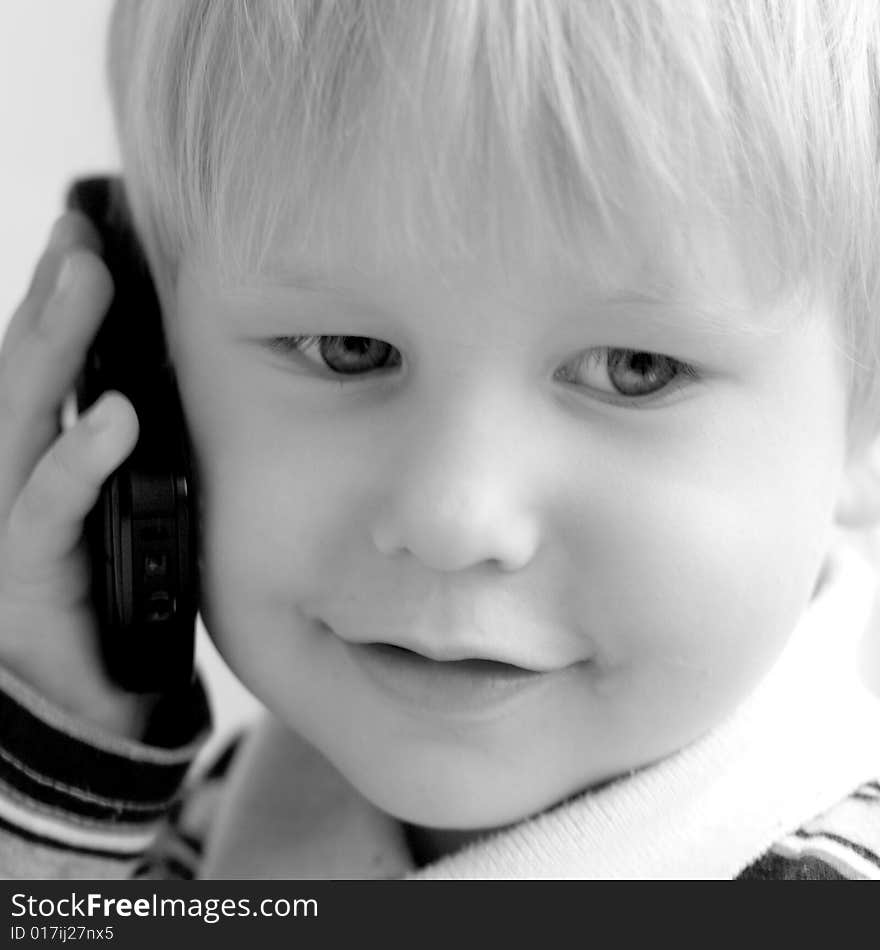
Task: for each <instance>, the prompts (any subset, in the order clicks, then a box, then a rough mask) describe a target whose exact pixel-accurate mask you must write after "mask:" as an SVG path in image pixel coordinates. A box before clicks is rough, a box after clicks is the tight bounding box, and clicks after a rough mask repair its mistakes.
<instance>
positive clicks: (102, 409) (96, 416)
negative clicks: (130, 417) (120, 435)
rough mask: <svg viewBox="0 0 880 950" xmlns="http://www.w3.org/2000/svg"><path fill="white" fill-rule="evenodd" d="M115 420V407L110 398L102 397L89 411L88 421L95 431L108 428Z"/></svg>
mask: <svg viewBox="0 0 880 950" xmlns="http://www.w3.org/2000/svg"><path fill="white" fill-rule="evenodd" d="M112 421H113V407H112V406H111V404H110V400H109V399H107V398H106V397H102V398H101V399H100V400H99V401H98V402H97V403H95V405H94V406H92V408H91V409H90V410H89V412H88V418H87V419H86V422H87V423H88V425H89V428H90V429H92V430H93V431H94V432H100V431H101V430H102V429H107V428H109V426H110V423H111V422H112Z"/></svg>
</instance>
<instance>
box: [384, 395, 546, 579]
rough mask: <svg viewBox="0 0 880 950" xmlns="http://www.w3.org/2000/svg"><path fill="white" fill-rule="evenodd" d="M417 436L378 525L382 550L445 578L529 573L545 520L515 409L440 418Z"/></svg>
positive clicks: (426, 424)
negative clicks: (482, 572)
mask: <svg viewBox="0 0 880 950" xmlns="http://www.w3.org/2000/svg"><path fill="white" fill-rule="evenodd" d="M413 431H418V435H417V436H416V437H414V438H412V439H407V440H406V444H405V446H404V448H403V450H402V452H401V454H400V456H399V457H398V459H397V462H398V464H397V465H396V467H395V471H394V474H393V476H392V478H391V481H390V484H389V487H388V490H387V493H386V494H385V497H384V501H383V505H382V506H381V508H380V513H379V514H378V515H377V517H375V518H374V520H373V524H372V536H373V542H374V543H375V545H376V547H377V548H378V550H379V551H380V552H381V553H383V554H385V555H388V556H400V555H406V554H408V555H411V556H412V557H415V558H417V559H418V560H419V561H421V562H422V563H423V564H424V565H425V566H426V567H428V568H431V569H433V570H437V571H461V570H466V569H468V568H471V567H475V566H477V565H480V564H490V565H492V566H494V567H497V568H498V569H500V570H504V571H515V570H521V569H522V568H524V567H525V566H527V565H528V563H529V562H530V561H531V560H532V559H533V558H534V556H535V554H536V552H537V550H538V548H539V546H540V540H541V539H540V529H539V519H538V516H537V512H536V510H535V508H534V506H533V505H532V504H531V503H530V497H529V495H530V491H529V485H530V478H529V475H528V472H529V468H530V466H529V459H528V455H529V452H528V442H527V441H525V438H524V432H523V426H521V425H519V424H517V423H516V421H515V420H513V419H512V418H511V414H510V410H509V408H508V409H507V410H505V409H504V407H500V409H496V411H495V412H494V413H493V412H492V411H491V410H488V411H483V412H481V411H480V410H479V409H476V410H475V411H474V410H473V409H471V410H469V411H467V412H453V413H450V414H446V417H445V419H441V417H438V416H434V417H433V418H432V419H426V420H422V422H421V424H420V425H418V426H414V427H413V428H412V429H410V432H413ZM402 438H405V437H402Z"/></svg>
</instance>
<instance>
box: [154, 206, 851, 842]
mask: <svg viewBox="0 0 880 950" xmlns="http://www.w3.org/2000/svg"><path fill="white" fill-rule="evenodd" d="M695 233H696V234H697V240H695V241H694V243H693V247H695V248H697V249H698V252H697V253H692V252H690V253H688V254H685V253H684V252H682V251H681V250H679V249H677V245H676V242H674V241H673V240H672V239H671V238H670V240H669V241H668V242H667V244H666V245H665V246H663V247H642V248H636V247H634V248H633V251H632V254H631V257H630V258H629V259H627V260H619V261H616V262H612V263H613V278H614V279H613V283H614V284H615V286H616V290H617V292H618V293H619V294H621V295H624V294H625V295H627V296H629V297H630V298H631V302H629V303H623V304H621V303H618V304H617V305H616V306H611V305H610V304H609V303H608V302H607V300H606V299H604V298H606V297H607V296H608V295H607V293H606V292H604V291H601V290H599V289H597V285H596V284H595V283H594V282H593V281H592V278H590V277H589V276H587V270H586V268H585V269H584V274H583V275H581V276H578V275H573V274H572V273H570V272H563V271H561V270H559V269H558V268H556V267H555V266H554V262H553V260H552V259H551V258H550V257H549V255H548V257H547V259H545V260H543V261H538V260H534V259H531V260H523V261H521V262H518V263H517V264H516V265H515V266H512V267H511V268H510V269H509V271H508V272H506V273H505V272H504V271H503V270H502V269H501V268H500V267H499V266H497V265H496V264H494V263H493V262H491V261H489V260H483V261H480V262H479V263H475V264H474V265H472V266H470V267H463V266H458V267H453V266H450V267H449V268H448V272H447V275H446V276H447V278H448V279H447V280H444V279H443V278H442V277H441V276H440V274H439V272H438V270H437V268H436V267H435V266H434V265H435V263H436V261H437V259H436V258H432V259H423V260H418V259H417V260H409V261H405V262H404V261H399V260H398V261H391V260H389V261H387V262H386V264H385V265H383V266H382V267H381V268H380V269H379V272H377V273H359V272H358V271H357V269H356V268H357V265H358V263H359V261H358V260H357V259H356V258H355V257H354V256H352V255H351V254H343V253H342V252H340V255H339V259H338V260H336V261H333V262H330V263H331V265H332V266H331V267H330V269H329V271H328V272H327V273H326V275H325V276H326V286H319V285H314V286H312V287H311V289H307V290H306V289H297V288H296V287H283V286H269V285H261V286H258V287H256V288H253V289H251V290H249V291H244V290H228V289H226V290H224V289H222V288H221V286H220V282H219V279H218V276H217V273H216V270H215V269H214V268H213V267H212V266H210V264H208V263H206V262H204V261H201V260H199V259H197V258H195V257H191V258H185V259H184V261H183V266H182V269H181V274H180V282H179V286H178V298H177V305H178V308H179V312H178V313H177V314H176V315H175V317H174V319H173V320H172V321H170V323H171V328H170V332H171V333H173V335H174V336H173V339H172V348H173V352H174V356H175V360H176V363H177V369H178V374H179V379H180V385H181V394H182V398H183V401H184V406H185V410H186V414H187V417H188V421H189V423H190V426H191V430H192V437H193V440H194V444H195V447H196V452H197V455H198V458H199V466H200V472H201V477H202V492H203V495H202V498H203V503H204V511H203V518H204V523H203V557H204V563H203V585H204V597H205V601H204V609H203V614H204V617H205V621H206V624H207V627H208V629H209V630H210V631H211V633H212V635H213V637H214V639H215V641H216V642H217V644H218V646H219V648H220V649H221V651H222V653H223V654H224V656H225V657H226V659H227V661H228V662H229V663H230V665H231V666H232V668H233V669H234V670H235V671H236V672H237V673H238V674H239V675H240V677H241V678H242V680H243V682H244V683H245V684H246V685H247V686H248V687H249V688H250V689H251V690H252V691H253V692H254V693H255V694H257V695H258V696H259V697H260V698H261V699H263V701H264V702H265V703H266V704H267V705H268V706H269V707H270V708H271V709H272V710H273V711H274V712H275V713H276V714H277V715H278V716H279V717H280V718H281V719H282V720H283V721H285V722H286V723H287V724H289V725H290V726H291V727H293V728H294V729H295V730H297V731H298V732H299V733H301V734H302V735H303V736H304V737H305V738H306V739H307V740H308V741H310V742H311V743H313V744H314V745H315V746H316V747H317V748H319V749H320V750H321V751H322V752H323V753H324V754H325V755H326V756H327V757H328V758H329V759H330V760H331V761H332V762H333V763H335V764H336V766H337V767H338V768H339V769H340V770H341V771H342V772H343V773H344V774H345V775H347V776H348V777H349V779H350V780H351V781H352V782H353V783H354V784H355V785H356V786H357V787H358V788H360V789H361V791H362V792H363V793H364V794H366V795H367V796H368V797H369V798H371V799H372V800H373V801H374V802H375V803H376V804H377V805H379V806H380V807H381V808H383V809H385V810H387V811H389V812H391V813H392V814H394V815H396V816H398V817H400V818H402V819H404V820H408V821H412V822H415V823H420V824H425V825H434V826H437V827H458V828H476V827H490V826H494V825H499V824H503V823H507V822H510V821H514V820H516V819H519V818H521V817H523V816H525V815H528V814H530V813H533V812H535V811H538V810H541V809H544V808H546V807H548V806H550V805H551V804H553V803H555V802H558V801H560V800H561V799H563V798H565V797H566V796H568V795H570V794H572V793H574V792H576V791H577V790H579V789H582V788H584V787H585V786H588V785H591V784H594V783H597V782H600V781H602V780H605V779H607V778H609V777H612V776H615V775H618V774H621V773H623V772H625V771H627V770H630V769H633V768H636V767H638V766H641V765H644V764H646V763H649V762H651V761H653V760H655V759H657V758H659V757H662V756H664V755H666V754H668V753H670V752H672V751H674V750H676V749H679V748H680V747H682V746H683V745H685V744H687V743H689V742H690V741H692V740H693V739H695V738H697V737H698V736H699V735H701V734H702V733H703V732H705V731H706V730H708V729H711V728H712V727H713V726H714V725H715V724H716V723H718V722H719V721H720V720H721V719H722V718H723V717H724V716H726V715H727V714H728V713H729V712H731V710H732V709H733V708H734V707H735V706H736V705H737V704H738V703H740V702H741V701H742V700H743V699H744V698H745V697H746V696H747V695H748V693H749V692H750V691H751V690H752V689H753V687H754V686H755V685H756V683H757V682H758V680H759V679H760V678H761V677H762V676H763V674H764V673H765V672H766V671H767V670H768V668H769V667H770V665H771V664H772V663H773V661H774V659H775V658H776V656H777V655H778V653H779V651H780V650H781V648H782V646H783V645H784V643H785V641H786V638H787V637H788V635H789V634H790V633H791V631H792V628H793V627H794V625H795V624H796V622H797V620H798V618H799V615H800V614H801V613H802V611H803V610H804V608H805V606H806V604H807V602H808V601H809V599H810V596H811V593H812V591H813V588H814V586H815V584H816V582H817V577H818V574H819V571H820V568H821V565H822V561H823V557H824V555H825V553H826V550H827V546H828V543H829V535H830V529H831V526H832V523H833V518H834V506H835V500H836V498H837V495H838V492H839V490H840V488H841V483H842V479H843V472H844V462H845V451H846V447H845V419H846V400H845V382H844V367H843V364H842V360H841V358H840V357H839V355H838V349H837V348H836V347H835V344H834V340H833V323H832V318H831V317H830V315H829V314H827V313H825V312H823V311H822V310H821V309H816V310H815V312H813V313H812V314H811V316H810V317H809V319H806V320H800V321H798V320H793V319H789V318H790V317H791V312H790V311H789V310H787V309H786V308H785V307H777V308H776V309H772V310H770V309H764V308H761V307H754V306H751V305H749V304H748V303H747V301H748V293H747V282H746V278H745V275H744V273H743V272H742V270H741V269H740V268H739V265H738V264H737V261H736V259H735V257H734V256H733V254H732V253H731V252H730V251H729V250H728V248H727V246H726V245H725V243H724V241H723V240H721V238H720V237H719V235H718V234H713V233H712V232H711V231H709V230H705V231H704V232H701V233H698V232H695ZM370 236H371V233H370V229H369V225H368V222H364V221H360V220H358V219H357V217H356V215H355V213H354V212H353V213H352V217H351V220H350V231H349V233H348V234H347V235H346V236H345V238H346V240H348V241H351V242H352V243H353V244H355V245H357V243H358V241H361V242H362V245H361V246H364V247H367V246H369V241H370ZM279 252H280V254H281V256H284V250H283V249H279ZM286 263H287V264H288V265H289V267H290V268H291V270H298V271H299V270H301V271H308V270H309V269H310V265H312V264H314V263H315V262H310V261H307V260H304V259H302V258H299V257H295V256H294V255H292V254H290V255H288V256H287V257H286ZM606 263H607V262H606ZM649 276H651V277H655V278H656V277H660V278H663V279H666V280H668V281H669V282H670V285H671V286H676V287H677V288H678V291H677V292H678V296H679V300H680V301H683V302H684V307H683V309H681V310H678V311H675V312H674V313H673V312H670V311H669V310H667V309H664V308H663V307H662V306H661V305H659V304H653V303H650V302H648V303H645V302H638V301H637V300H636V299H635V295H637V294H638V293H639V292H640V291H643V290H644V289H645V287H646V280H647V279H648V277H649ZM718 300H724V301H726V302H727V303H729V304H735V305H741V306H744V307H749V306H751V309H746V311H745V315H744V316H743V315H742V314H741V315H739V316H732V315H726V316H725V315H724V314H722V315H721V317H720V320H721V323H722V326H721V327H720V328H715V329H710V328H709V326H708V325H706V324H704V323H703V322H701V321H700V320H699V319H697V318H696V317H695V315H694V314H695V311H696V309H697V308H698V307H700V306H708V307H711V306H712V305H713V303H714V302H717V301H718ZM749 327H752V328H761V327H764V328H771V327H777V328H778V332H777V333H775V334H763V335H762V334H760V333H758V334H754V333H753V334H749V333H748V332H745V331H746V330H747V329H748V328H749ZM296 335H325V336H347V337H360V338H370V339H373V340H376V341H383V342H384V343H385V344H390V346H382V345H381V344H379V343H374V344H373V345H371V346H368V347H365V348H361V349H358V346H357V344H356V342H355V343H351V342H349V344H348V345H347V346H345V345H344V346H339V345H337V346H335V347H332V346H331V347H328V348H325V356H326V358H327V360H328V361H330V362H329V364H328V363H327V362H324V361H323V360H322V357H321V354H320V352H319V350H318V348H317V347H312V348H310V349H307V350H305V351H304V353H303V354H301V355H298V354H297V353H296V352H294V351H290V352H288V353H285V352H283V351H281V350H278V351H272V350H270V349H269V348H268V343H267V341H269V340H270V339H271V338H273V337H281V336H296ZM602 348H616V350H618V351H620V350H632V351H638V352H649V353H656V354H663V355H665V356H668V357H674V358H676V359H677V360H679V361H681V362H683V363H687V364H690V365H691V366H693V367H694V368H695V369H696V371H697V373H698V378H692V377H688V376H686V375H685V376H677V377H674V378H672V379H671V380H669V381H668V377H669V376H670V375H673V376H674V374H670V368H671V367H673V364H671V363H670V362H669V361H663V360H660V359H653V360H651V359H650V358H646V357H644V356H643V357H640V358H636V359H629V360H628V359H627V358H626V355H625V354H621V353H620V352H617V353H612V359H611V360H610V361H609V362H606V361H603V359H601V355H602V354H601V351H602ZM589 351H593V352H594V353H597V352H598V354H599V356H600V359H594V360H592V361H590V360H579V357H580V356H582V355H583V354H585V353H587V352H589ZM329 365H332V366H335V367H336V368H337V370H338V369H339V367H340V366H343V365H345V366H348V367H350V368H353V369H356V370H358V371H359V373H360V375H358V374H357V373H355V374H350V375H345V376H341V375H339V373H338V372H337V373H335V374H334V372H333V370H332V369H331V368H328V367H329ZM609 366H610V370H609ZM615 383H616V384H617V385H618V386H623V387H624V388H626V387H630V389H629V391H630V392H641V393H644V395H642V396H640V397H638V398H633V397H632V396H626V395H620V394H617V391H616V389H615V387H614V384H615ZM651 390H654V392H653V394H651ZM377 643H381V644H393V645H394V646H395V647H399V648H403V650H407V651H412V653H409V654H406V653H403V652H402V651H394V650H390V649H388V648H382V647H377V646H369V645H368V644H377ZM416 654H421V655H422V658H419V657H418V656H416ZM424 657H433V658H434V660H429V659H425V658H424ZM462 658H472V659H474V660H478V661H482V662H468V663H460V662H456V661H458V660H460V659H462ZM487 661H495V662H494V663H490V662H487ZM501 663H506V664H511V665H515V666H520V667H525V668H528V669H529V670H532V671H535V672H532V673H531V674H530V675H527V674H523V676H522V677H521V678H516V677H513V676H511V675H510V674H512V673H513V672H515V671H514V670H513V669H512V666H501V665H500V664H501Z"/></svg>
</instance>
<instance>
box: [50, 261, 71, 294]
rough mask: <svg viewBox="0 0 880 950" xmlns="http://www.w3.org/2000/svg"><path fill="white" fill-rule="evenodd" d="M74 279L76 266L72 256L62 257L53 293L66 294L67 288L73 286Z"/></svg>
mask: <svg viewBox="0 0 880 950" xmlns="http://www.w3.org/2000/svg"><path fill="white" fill-rule="evenodd" d="M75 279H76V267H75V265H74V261H73V257H72V256H68V257H66V258H65V259H64V261H63V263H62V264H61V268H60V269H59V271H58V277H57V278H56V280H55V293H57V294H66V293H67V291H68V290H70V288H71V287H72V286H73V283H74V281H75Z"/></svg>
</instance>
